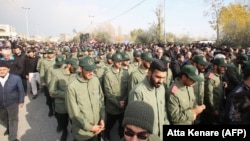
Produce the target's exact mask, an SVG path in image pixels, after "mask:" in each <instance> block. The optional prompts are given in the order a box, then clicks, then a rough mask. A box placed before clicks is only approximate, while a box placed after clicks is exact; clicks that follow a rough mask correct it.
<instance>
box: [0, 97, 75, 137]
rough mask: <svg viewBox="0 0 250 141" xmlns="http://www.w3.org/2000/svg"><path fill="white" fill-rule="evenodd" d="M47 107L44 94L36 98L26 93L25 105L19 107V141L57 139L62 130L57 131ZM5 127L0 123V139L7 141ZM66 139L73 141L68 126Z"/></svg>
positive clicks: (55, 123)
mask: <svg viewBox="0 0 250 141" xmlns="http://www.w3.org/2000/svg"><path fill="white" fill-rule="evenodd" d="M48 112H49V109H48V107H47V105H46V99H45V96H44V94H41V93H40V94H39V95H38V97H37V98H36V99H32V96H31V95H30V94H28V95H27V96H25V105H24V107H23V108H20V109H19V127H18V139H20V140H21V141H59V140H60V137H61V134H62V132H60V133H57V131H56V128H57V121H56V119H55V117H54V116H53V117H48ZM5 130H6V129H5V128H4V127H3V126H2V125H0V141H8V136H4V135H3V133H4V132H5ZM68 133H69V134H68V138H67V141H73V137H72V134H71V130H70V124H69V126H68Z"/></svg>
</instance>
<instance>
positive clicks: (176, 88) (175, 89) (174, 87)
mask: <svg viewBox="0 0 250 141" xmlns="http://www.w3.org/2000/svg"><path fill="white" fill-rule="evenodd" d="M177 90H178V87H177V86H176V85H174V86H173V88H172V90H171V92H172V94H175V93H176V91H177Z"/></svg>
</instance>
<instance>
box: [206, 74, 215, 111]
mask: <svg viewBox="0 0 250 141" xmlns="http://www.w3.org/2000/svg"><path fill="white" fill-rule="evenodd" d="M213 84H214V80H213V79H209V78H208V79H207V80H206V81H205V95H204V99H205V103H206V107H207V109H209V110H212V111H214V110H215V107H214V100H213V99H214V96H213V91H214V86H213Z"/></svg>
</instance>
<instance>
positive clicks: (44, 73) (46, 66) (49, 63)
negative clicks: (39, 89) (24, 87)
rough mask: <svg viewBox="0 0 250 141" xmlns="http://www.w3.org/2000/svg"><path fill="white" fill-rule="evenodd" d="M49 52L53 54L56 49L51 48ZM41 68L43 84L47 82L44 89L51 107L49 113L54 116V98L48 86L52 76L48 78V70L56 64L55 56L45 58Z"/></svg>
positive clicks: (47, 102)
mask: <svg viewBox="0 0 250 141" xmlns="http://www.w3.org/2000/svg"><path fill="white" fill-rule="evenodd" d="M47 53H48V54H53V53H54V50H53V49H49V50H48V52H47ZM41 63H42V64H41V69H40V78H41V84H45V85H44V86H43V89H44V94H45V96H46V104H47V105H48V107H49V114H48V116H49V117H50V116H52V115H53V113H54V108H53V103H54V99H52V98H51V97H50V94H49V89H48V86H49V81H50V79H51V78H48V75H47V74H48V70H49V68H50V67H53V65H54V64H55V57H53V58H46V60H44V61H43V62H41Z"/></svg>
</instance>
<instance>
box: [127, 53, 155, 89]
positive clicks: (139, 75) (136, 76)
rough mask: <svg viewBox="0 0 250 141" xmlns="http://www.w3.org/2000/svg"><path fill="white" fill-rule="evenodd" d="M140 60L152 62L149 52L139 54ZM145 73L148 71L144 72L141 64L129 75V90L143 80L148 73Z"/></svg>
mask: <svg viewBox="0 0 250 141" xmlns="http://www.w3.org/2000/svg"><path fill="white" fill-rule="evenodd" d="M141 58H142V60H144V61H147V62H152V61H153V56H152V54H151V53H150V52H143V53H142V54H141ZM147 71H148V70H146V69H145V68H144V67H143V64H141V65H140V67H139V68H138V69H135V71H134V72H132V73H131V75H130V80H129V90H131V89H132V88H133V87H134V86H135V85H136V84H138V83H139V82H141V81H142V80H143V79H144V78H145V76H146V75H147V73H148V72H147Z"/></svg>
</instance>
